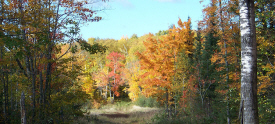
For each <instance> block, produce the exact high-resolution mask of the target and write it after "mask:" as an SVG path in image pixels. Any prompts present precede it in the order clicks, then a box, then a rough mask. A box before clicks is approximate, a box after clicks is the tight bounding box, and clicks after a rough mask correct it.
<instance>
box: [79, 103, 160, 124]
mask: <svg viewBox="0 0 275 124" xmlns="http://www.w3.org/2000/svg"><path fill="white" fill-rule="evenodd" d="M159 111H160V109H159V108H150V107H140V106H136V105H135V104H133V103H132V102H125V101H120V102H116V103H114V104H107V105H104V106H102V107H101V108H100V109H90V110H89V111H88V114H86V115H85V117H82V118H79V119H77V121H75V122H74V123H75V124H148V123H151V122H152V121H151V119H152V118H153V117H154V115H155V114H156V113H158V112H159Z"/></svg>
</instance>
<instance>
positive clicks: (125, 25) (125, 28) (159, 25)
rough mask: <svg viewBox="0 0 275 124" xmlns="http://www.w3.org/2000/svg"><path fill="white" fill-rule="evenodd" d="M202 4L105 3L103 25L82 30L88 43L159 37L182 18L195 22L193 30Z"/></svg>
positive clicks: (184, 0)
mask: <svg viewBox="0 0 275 124" xmlns="http://www.w3.org/2000/svg"><path fill="white" fill-rule="evenodd" d="M199 1H200V0H110V1H109V2H107V3H101V4H100V5H101V6H105V7H106V8H107V9H106V10H104V11H103V12H100V13H98V14H97V15H98V16H101V17H103V20H101V21H99V22H92V23H87V24H85V25H84V26H83V27H82V28H81V32H80V33H81V35H82V37H83V38H84V39H85V40H87V39H88V38H90V37H94V38H97V37H99V38H102V39H105V38H113V39H117V40H118V39H120V38H121V37H122V36H128V37H131V36H132V35H133V34H137V35H138V36H142V35H144V34H148V33H149V32H150V33H156V32H158V31H159V30H167V29H168V27H169V26H170V25H172V24H177V21H178V19H179V18H181V19H182V21H186V20H187V18H188V16H190V17H191V19H192V27H193V29H194V28H196V27H197V21H198V20H201V19H202V9H203V5H204V4H205V3H201V4H200V2H199Z"/></svg>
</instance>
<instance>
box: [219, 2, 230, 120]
mask: <svg viewBox="0 0 275 124" xmlns="http://www.w3.org/2000/svg"><path fill="white" fill-rule="evenodd" d="M219 6H220V20H221V28H222V37H221V42H222V41H223V44H224V49H225V51H224V62H225V70H226V82H225V85H226V87H227V93H226V113H227V124H231V120H230V109H229V108H230V107H229V74H228V73H229V69H228V61H227V44H226V42H227V40H226V39H224V38H225V34H224V32H225V31H224V24H223V20H224V19H223V11H222V1H221V0H219Z"/></svg>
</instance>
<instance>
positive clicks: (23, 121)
mask: <svg viewBox="0 0 275 124" xmlns="http://www.w3.org/2000/svg"><path fill="white" fill-rule="evenodd" d="M20 106H21V124H27V118H26V109H25V95H24V92H22V94H21V99H20Z"/></svg>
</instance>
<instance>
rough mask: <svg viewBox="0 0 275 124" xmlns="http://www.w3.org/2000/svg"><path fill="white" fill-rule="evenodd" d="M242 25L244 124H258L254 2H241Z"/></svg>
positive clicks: (241, 106) (242, 103)
mask: <svg viewBox="0 0 275 124" xmlns="http://www.w3.org/2000/svg"><path fill="white" fill-rule="evenodd" d="M239 6H240V24H241V27H240V28H241V65H242V69H241V104H240V119H241V123H242V124H257V123H259V118H258V105H257V104H258V102H257V44H256V28H255V10H254V0H240V1H239Z"/></svg>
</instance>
